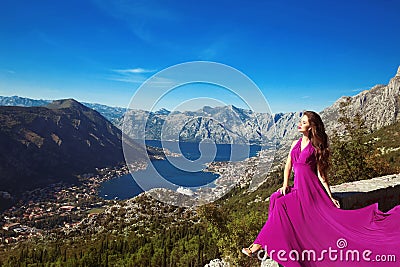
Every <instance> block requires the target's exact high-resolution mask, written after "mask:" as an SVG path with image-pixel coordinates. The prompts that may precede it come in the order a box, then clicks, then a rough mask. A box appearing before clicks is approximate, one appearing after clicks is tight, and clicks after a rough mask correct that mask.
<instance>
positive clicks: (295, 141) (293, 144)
mask: <svg viewBox="0 0 400 267" xmlns="http://www.w3.org/2000/svg"><path fill="white" fill-rule="evenodd" d="M298 141H299V140H294V141H293V143H292V145H291V146H290V150H292V148H293V147H294V146H295V145H296V143H297V142H298Z"/></svg>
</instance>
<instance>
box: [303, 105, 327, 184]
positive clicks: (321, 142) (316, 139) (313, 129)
mask: <svg viewBox="0 0 400 267" xmlns="http://www.w3.org/2000/svg"><path fill="white" fill-rule="evenodd" d="M303 115H306V116H307V118H308V123H309V124H310V128H309V130H308V133H307V136H308V138H309V139H310V140H311V143H312V145H313V147H314V148H315V156H316V159H317V167H318V170H319V173H320V174H321V176H322V178H323V179H324V180H325V181H326V182H328V169H329V167H330V161H329V157H330V150H329V143H328V135H327V134H326V132H325V126H324V123H323V122H322V119H321V117H320V116H319V115H318V113H316V112H314V111H305V112H304V113H303Z"/></svg>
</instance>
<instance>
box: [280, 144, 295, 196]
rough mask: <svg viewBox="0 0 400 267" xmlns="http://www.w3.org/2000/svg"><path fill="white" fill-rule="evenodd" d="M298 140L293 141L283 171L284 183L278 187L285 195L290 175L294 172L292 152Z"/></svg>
mask: <svg viewBox="0 0 400 267" xmlns="http://www.w3.org/2000/svg"><path fill="white" fill-rule="evenodd" d="M296 142H297V141H293V143H292V146H291V147H290V151H289V155H288V157H287V159H286V164H285V170H284V171H283V185H282V187H281V188H279V189H278V191H280V192H281V194H283V195H286V190H287V187H288V186H289V177H290V174H291V172H292V157H291V156H290V154H291V152H292V149H293V147H294V146H295V145H296Z"/></svg>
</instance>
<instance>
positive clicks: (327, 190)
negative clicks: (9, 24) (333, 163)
mask: <svg viewBox="0 0 400 267" xmlns="http://www.w3.org/2000/svg"><path fill="white" fill-rule="evenodd" d="M318 178H319V180H320V181H321V183H322V185H323V187H324V188H325V190H326V192H327V193H328V196H329V197H330V198H331V200H332V202H333V204H335V206H336V207H338V208H340V204H339V201H338V200H336V199H334V198H333V196H332V192H331V189H330V187H329V184H328V182H327V180H326V179H325V178H324V177H322V176H321V173H320V172H319V170H318Z"/></svg>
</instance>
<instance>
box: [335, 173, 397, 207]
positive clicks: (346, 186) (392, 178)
mask: <svg viewBox="0 0 400 267" xmlns="http://www.w3.org/2000/svg"><path fill="white" fill-rule="evenodd" d="M331 191H332V193H333V195H334V197H335V198H336V199H338V200H339V201H340V205H341V208H342V209H358V208H363V207H365V206H368V205H370V204H373V203H376V202H378V203H379V209H380V210H381V211H384V212H386V211H388V210H390V209H391V208H393V207H394V206H396V205H399V204H400V174H393V175H386V176H382V177H376V178H372V179H368V180H362V181H356V182H351V183H343V184H340V185H336V186H332V187H331Z"/></svg>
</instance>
